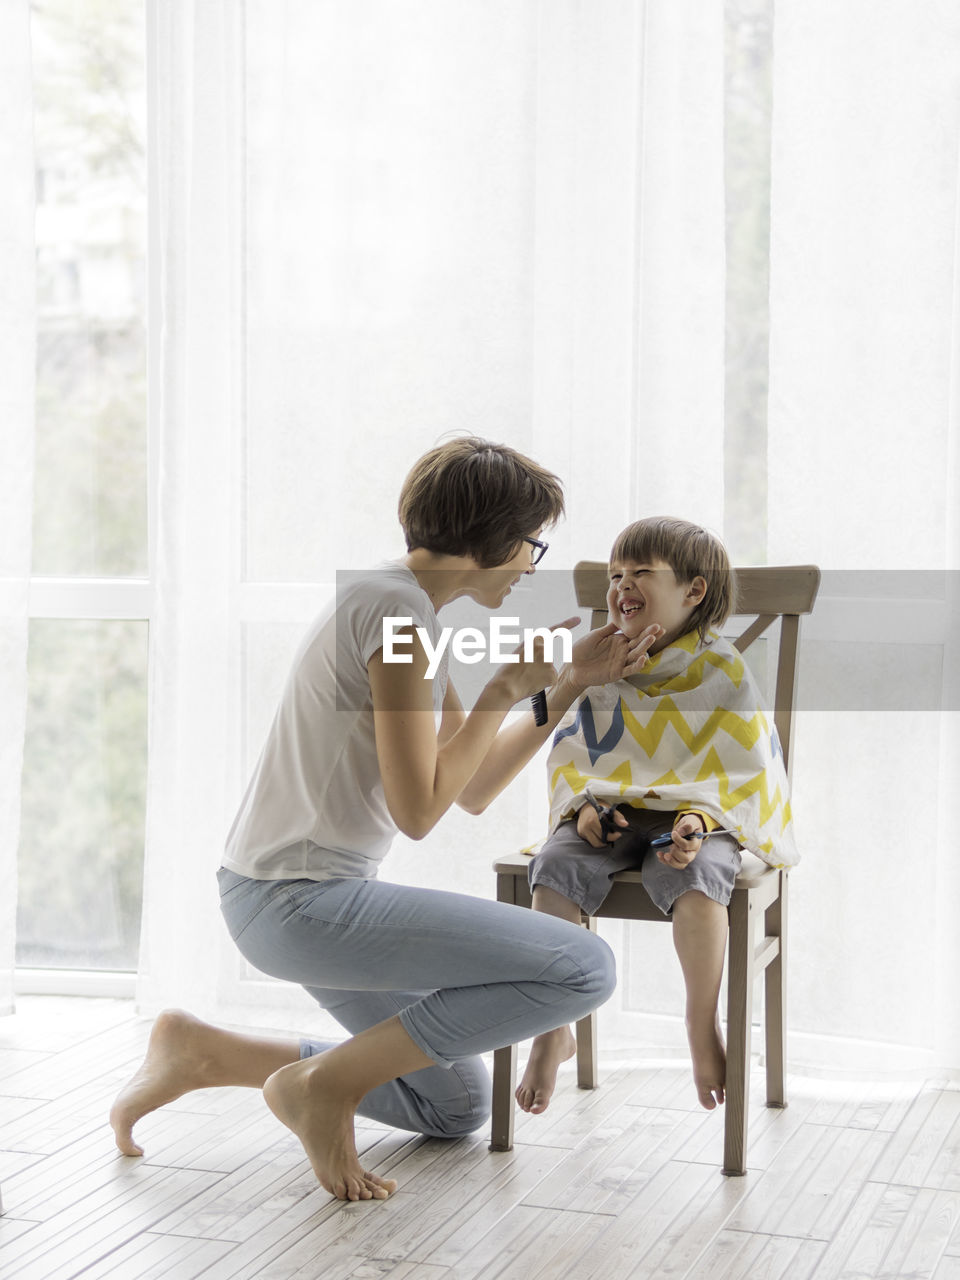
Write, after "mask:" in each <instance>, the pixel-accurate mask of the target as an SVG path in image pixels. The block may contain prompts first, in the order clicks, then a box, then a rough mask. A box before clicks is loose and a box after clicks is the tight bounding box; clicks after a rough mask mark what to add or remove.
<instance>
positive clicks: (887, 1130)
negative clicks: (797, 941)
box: [0, 997, 960, 1280]
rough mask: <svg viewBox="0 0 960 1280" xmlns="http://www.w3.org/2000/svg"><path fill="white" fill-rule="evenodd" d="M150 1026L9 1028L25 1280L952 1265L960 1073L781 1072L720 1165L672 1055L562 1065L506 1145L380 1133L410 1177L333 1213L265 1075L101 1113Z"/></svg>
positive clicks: (926, 1271)
mask: <svg viewBox="0 0 960 1280" xmlns="http://www.w3.org/2000/svg"><path fill="white" fill-rule="evenodd" d="M148 1030H149V1027H148V1024H146V1023H144V1022H142V1021H140V1020H138V1019H136V1018H135V1017H134V1016H133V1014H132V1011H131V1006H130V1005H129V1004H127V1003H125V1002H123V1001H111V1000H80V999H55V998H51V997H27V998H23V999H22V1000H21V1001H20V1005H19V1009H18V1012H17V1014H16V1015H14V1016H13V1017H10V1018H3V1019H0V1190H2V1196H3V1206H4V1210H5V1213H4V1216H3V1217H2V1218H0V1276H3V1277H5V1278H6V1277H10V1278H13V1277H16V1280H67V1278H68V1277H72V1276H83V1277H85V1280H92V1278H93V1277H108V1276H109V1277H111V1280H146V1278H147V1277H158V1278H159V1277H162V1278H163V1280H191V1278H192V1277H195V1276H203V1277H204V1280H241V1278H244V1280H245V1278H246V1277H262V1278H264V1280H267V1278H269V1280H281V1277H282V1278H283V1280H293V1277H297V1278H298V1280H305V1278H312V1277H323V1280H341V1278H342V1280H348V1277H349V1278H350V1280H369V1278H371V1277H383V1276H389V1277H391V1280H410V1278H415V1280H474V1278H476V1280H493V1277H497V1280H513V1278H514V1277H517V1278H520V1280H540V1278H542V1280H546V1278H547V1277H550V1278H552V1280H559V1278H560V1277H568V1278H570V1280H589V1278H591V1277H597V1278H598V1280H618V1278H619V1277H628V1276H629V1277H646V1276H650V1277H657V1278H658V1280H659V1278H660V1277H677V1278H678V1280H679V1278H680V1277H688V1278H689V1280H694V1278H696V1280H740V1278H743V1280H746V1278H748V1277H749V1280H776V1278H777V1277H785V1278H787V1280H805V1277H816V1280H832V1278H833V1277H844V1278H845V1280H846V1278H850V1280H852V1278H853V1277H877V1278H879V1277H889V1278H890V1280H907V1278H908V1277H909V1278H910V1280H926V1278H927V1277H931V1278H933V1280H960V1088H958V1086H957V1085H956V1084H952V1085H951V1084H949V1083H947V1082H943V1081H940V1082H937V1081H931V1082H928V1083H927V1084H925V1085H922V1086H921V1085H919V1084H911V1085H903V1084H892V1085H890V1084H888V1085H880V1084H858V1085H853V1084H843V1085H837V1084H827V1083H824V1082H822V1081H811V1080H809V1079H803V1078H797V1079H793V1080H792V1081H791V1092H790V1098H791V1104H790V1106H789V1107H788V1108H787V1109H786V1110H785V1111H773V1110H769V1111H768V1110H767V1109H766V1108H765V1107H764V1106H763V1103H762V1095H761V1093H760V1085H761V1082H760V1079H759V1074H758V1078H757V1092H756V1097H755V1099H754V1102H753V1106H752V1121H753V1123H752V1132H751V1139H750V1147H749V1173H748V1175H747V1176H746V1177H745V1178H733V1179H728V1178H724V1177H723V1176H722V1175H721V1174H720V1172H719V1164H718V1161H719V1155H720V1149H721V1141H722V1133H721V1128H722V1119H721V1117H720V1116H719V1115H718V1114H712V1115H711V1114H707V1113H706V1112H704V1111H702V1110H701V1109H700V1108H699V1107H698V1106H697V1104H696V1100H695V1097H694V1095H693V1091H692V1087H691V1084H690V1081H689V1076H688V1072H687V1070H686V1069H684V1068H681V1067H673V1066H670V1067H663V1066H657V1065H656V1064H654V1065H646V1066H645V1065H637V1064H627V1065H624V1064H615V1063H614V1064H608V1066H607V1067H606V1069H605V1070H604V1072H603V1082H602V1084H601V1087H600V1088H599V1089H597V1090H596V1091H592V1092H583V1091H580V1090H578V1089H577V1088H576V1085H575V1082H574V1080H573V1077H572V1075H571V1074H565V1075H564V1076H563V1077H562V1079H561V1086H560V1089H559V1091H558V1095H557V1097H556V1099H555V1101H554V1103H553V1105H552V1107H551V1110H550V1112H549V1113H548V1114H547V1115H546V1116H542V1117H539V1118H534V1117H524V1118H523V1119H522V1120H521V1121H520V1123H519V1124H518V1135H517V1137H518V1140H517V1144H516V1146H515V1148H514V1150H513V1151H512V1152H508V1153H500V1154H492V1153H491V1152H489V1151H488V1150H487V1146H486V1134H485V1133H483V1132H480V1133H478V1134H476V1135H474V1136H473V1137H471V1138H466V1139H462V1140H459V1141H456V1142H438V1141H427V1140H424V1139H421V1138H416V1137H411V1136H410V1135H404V1134H400V1133H395V1132H391V1131H389V1130H386V1129H382V1128H379V1127H377V1126H373V1125H366V1126H364V1127H363V1128H362V1129H361V1130H360V1131H359V1138H360V1145H361V1147H362V1148H363V1150H364V1151H365V1152H366V1153H367V1154H366V1155H365V1160H366V1162H368V1163H369V1164H370V1166H371V1167H373V1168H375V1169H376V1170H377V1171H378V1172H382V1173H385V1172H389V1173H390V1175H391V1176H394V1177H396V1178H397V1179H398V1180H399V1182H400V1189H399V1191H398V1192H397V1193H396V1194H395V1195H394V1196H393V1197H392V1199H390V1200H389V1201H386V1202H382V1203H367V1204H354V1205H343V1204H340V1203H338V1202H336V1201H332V1200H331V1199H330V1197H329V1196H328V1195H327V1194H326V1193H325V1192H324V1191H322V1190H321V1189H320V1188H319V1187H318V1185H317V1183H316V1182H315V1180H314V1178H313V1175H312V1174H311V1172H310V1169H309V1166H308V1165H307V1163H306V1160H305V1159H304V1157H303V1154H302V1151H301V1150H300V1149H299V1147H298V1144H297V1143H296V1141H295V1140H294V1139H293V1137H292V1136H291V1135H290V1134H289V1133H288V1132H287V1131H286V1130H285V1129H284V1128H283V1127H282V1126H281V1125H280V1124H279V1122H278V1121H276V1120H275V1119H274V1118H273V1116H272V1115H270V1113H269V1112H268V1111H267V1110H266V1108H265V1106H264V1105H263V1101H262V1099H261V1098H260V1096H259V1094H258V1093H257V1092H255V1091H252V1090H242V1089H236V1090H234V1089H221V1090H205V1091H203V1092H202V1093H195V1094H192V1095H190V1096H188V1097H186V1098H183V1099H181V1100H180V1101H179V1102H177V1103H174V1104H172V1105H171V1106H169V1107H167V1108H165V1109H164V1110H163V1111H162V1112H159V1113H157V1114H155V1115H154V1116H152V1117H149V1118H147V1119H146V1120H144V1121H143V1122H142V1123H141V1125H140V1127H139V1128H138V1130H137V1134H138V1137H139V1138H140V1141H141V1142H142V1144H143V1145H144V1146H145V1147H146V1156H145V1157H144V1158H142V1159H129V1158H125V1157H123V1156H120V1155H119V1154H118V1153H117V1152H116V1150H115V1149H114V1147H113V1144H112V1140H111V1135H110V1132H109V1130H108V1129H107V1128H106V1127H105V1124H104V1120H105V1116H106V1113H107V1109H108V1107H109V1103H110V1101H111V1099H112V1097H113V1095H114V1093H115V1092H116V1090H117V1088H118V1087H119V1085H120V1084H122V1083H123V1081H124V1080H125V1079H126V1078H127V1077H128V1076H129V1075H130V1074H131V1072H132V1070H133V1068H134V1067H135V1066H136V1065H137V1063H138V1062H139V1059H140V1056H141V1054H142V1050H143V1046H144V1043H145V1040H146V1034H147V1031H148Z"/></svg>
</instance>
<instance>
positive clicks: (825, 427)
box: [768, 0, 960, 1072]
mask: <svg viewBox="0 0 960 1280" xmlns="http://www.w3.org/2000/svg"><path fill="white" fill-rule="evenodd" d="M958 66H960V12H958V10H957V8H956V6H954V5H948V4H941V3H935V2H933V0H930V2H929V3H921V4H915V3H909V2H908V0H896V2H894V3H891V4H885V5H881V6H876V5H870V4H867V3H866V2H865V0H860V2H857V0H853V2H852V3H848V4H843V5H835V4H830V3H828V2H827V0H812V2H809V0H804V2H803V3H799V2H797V3H778V4H777V8H776V33H775V65H774V117H773V123H774V133H773V157H772V170H773V192H772V217H771V299H770V311H771V368H770V412H769V440H768V458H769V495H770V511H769V547H768V556H769V559H770V561H771V562H773V563H778V562H779V563H783V562H787V561H792V560H812V561H815V562H817V563H819V564H820V565H822V566H823V567H824V568H825V569H828V570H856V571H857V572H856V573H854V574H853V575H850V576H845V581H844V584H843V586H842V587H840V586H839V585H838V584H837V582H836V580H835V577H834V575H833V574H829V575H828V576H827V579H826V581H825V583H824V598H823V600H822V602H821V607H820V609H819V610H818V614H819V617H815V619H814V621H813V624H812V625H811V626H810V627H808V636H809V643H808V644H807V646H806V649H805V651H804V655H803V679H804V689H805V692H804V705H805V706H808V707H810V708H811V710H809V711H806V712H804V713H803V714H802V716H801V721H800V738H799V742H798V752H797V757H796V784H797V790H798V798H797V812H798V814H799V815H800V816H799V818H798V821H800V822H802V824H803V830H804V832H805V833H806V839H805V862H804V864H803V866H802V868H801V870H800V871H799V873H798V874H797V875H795V876H794V877H793V878H792V883H793V885H794V895H793V897H794V906H793V927H794V947H793V953H792V961H791V983H792V998H791V1033H792V1037H793V1039H792V1050H793V1054H794V1056H795V1057H796V1058H797V1059H799V1060H801V1061H807V1062H810V1063H813V1064H818V1065H822V1066H835V1067H850V1068H852V1069H860V1070H863V1069H865V1068H870V1067H872V1068H873V1070H875V1071H880V1072H882V1071H887V1070H907V1069H911V1070H918V1071H922V1070H930V1069H932V1068H938V1067H953V1068H960V1011H958V1007H957V1002H956V993H955V979H954V975H955V974H956V973H957V972H960V937H958V928H957V922H958V918H960V879H958V875H957V858H956V848H955V841H954V839H953V838H952V837H950V836H949V834H948V832H949V831H950V829H951V827H952V824H953V809H954V806H955V801H956V794H957V777H958V776H960V774H958V771H957V714H956V711H957V708H958V706H960V703H958V701H957V685H956V672H957V667H958V665H960V664H958V652H957V641H956V637H957V632H958V621H960V619H958V615H957V604H956V599H957V592H956V576H957V574H956V570H957V569H958V567H960V544H958V525H957V510H958V500H960V489H958V468H957V461H958V457H957V438H958V417H957V414H958V405H957V388H958V373H960V325H958V305H960V301H958V180H960V164H958V155H960V98H958V96H957V68H958ZM942 569H948V570H951V571H952V574H951V575H950V576H948V577H947V579H946V582H944V581H943V580H936V581H934V582H933V583H931V582H930V581H929V579H930V578H931V577H932V576H933V575H931V574H930V573H929V572H924V571H931V570H942ZM871 570H878V571H881V572H880V573H879V574H878V575H877V578H876V579H874V580H869V579H868V575H867V572H866V571H871ZM891 571H892V572H891ZM925 595H926V596H927V597H928V598H924V596H925ZM871 596H877V597H884V596H885V597H887V599H886V600H884V599H882V598H881V599H879V600H876V601H872V600H870V599H869V597H871ZM901 690H905V691H906V690H908V691H909V692H906V693H905V694H904V696H903V697H902V698H901V697H899V696H898V695H899V692H900V691H901ZM871 705H875V706H876V707H877V709H875V710H871V709H870V707H871ZM857 707H859V708H860V709H859V710H857V709H855V708H857ZM884 707H885V708H886V709H884ZM893 707H899V708H900V709H897V710H894V709H891V708H893ZM941 708H942V710H941ZM864 819H866V820H867V822H866V826H867V827H868V828H869V832H868V833H866V834H862V835H858V834H852V833H853V832H856V831H860V830H862V828H863V826H864ZM935 827H938V828H939V829H940V831H941V832H942V833H943V834H942V835H941V836H939V837H937V836H936V835H934V828H935ZM848 833H849V834H848Z"/></svg>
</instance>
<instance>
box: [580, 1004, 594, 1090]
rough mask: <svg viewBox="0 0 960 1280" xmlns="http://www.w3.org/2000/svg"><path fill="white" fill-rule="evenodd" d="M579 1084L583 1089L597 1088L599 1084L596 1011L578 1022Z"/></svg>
mask: <svg viewBox="0 0 960 1280" xmlns="http://www.w3.org/2000/svg"><path fill="white" fill-rule="evenodd" d="M577 1084H578V1085H579V1086H580V1088H581V1089H596V1087H597V1085H598V1084H599V1077H598V1075H597V1015H596V1012H594V1013H588V1014H587V1016H586V1017H585V1018H581V1019H580V1021H579V1022H578V1023H577Z"/></svg>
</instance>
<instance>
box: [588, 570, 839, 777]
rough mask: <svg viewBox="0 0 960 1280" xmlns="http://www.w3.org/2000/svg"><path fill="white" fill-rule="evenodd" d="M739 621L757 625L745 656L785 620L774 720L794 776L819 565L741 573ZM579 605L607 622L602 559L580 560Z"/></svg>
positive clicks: (743, 638)
mask: <svg viewBox="0 0 960 1280" xmlns="http://www.w3.org/2000/svg"><path fill="white" fill-rule="evenodd" d="M736 573H737V607H736V612H735V614H734V616H735V617H738V618H740V617H748V616H752V617H753V621H752V622H751V623H750V625H749V626H748V627H747V628H746V630H745V631H743V632H742V633H741V634H740V635H739V636H738V638H737V639H736V640H735V641H734V644H735V645H736V647H737V649H738V650H739V651H740V652H741V653H743V652H744V650H745V649H747V648H749V646H750V645H752V644H753V642H754V640H756V639H757V637H758V636H761V635H763V633H764V631H766V630H767V628H768V627H770V626H772V625H773V623H774V622H776V621H777V619H778V618H779V619H780V645H779V650H778V653H777V674H776V687H775V694H774V716H773V718H774V722H775V724H776V726H777V733H778V735H779V737H780V745H781V747H782V748H783V760H784V764H785V765H786V767H787V771H788V773H789V769H790V744H791V737H792V732H793V713H794V708H795V706H796V699H797V652H798V649H799V646H800V617H801V615H802V614H804V613H810V612H811V611H812V609H813V604H814V601H815V600H816V598H817V591H818V589H819V587H820V570H819V569H818V568H817V566H816V565H812V564H803V565H785V566H764V567H762V568H748V569H737V571H736ZM573 582H574V587H575V589H576V592H577V604H579V605H580V607H581V608H583V609H590V610H591V611H592V615H591V620H590V625H591V627H602V626H603V625H604V624H605V623H606V621H607V587H608V586H609V585H610V582H609V578H608V577H607V564H606V562H605V561H602V560H581V561H580V563H579V564H577V565H576V566H575V568H574V570H573Z"/></svg>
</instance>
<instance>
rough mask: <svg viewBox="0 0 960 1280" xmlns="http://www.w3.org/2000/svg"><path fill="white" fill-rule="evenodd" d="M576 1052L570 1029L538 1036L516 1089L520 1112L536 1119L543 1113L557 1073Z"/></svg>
mask: <svg viewBox="0 0 960 1280" xmlns="http://www.w3.org/2000/svg"><path fill="white" fill-rule="evenodd" d="M576 1052H577V1042H576V1040H574V1038H573V1035H572V1033H571V1031H570V1028H569V1027H557V1029H556V1030H555V1031H546V1032H544V1034H543V1035H540V1036H537V1038H536V1039H535V1040H534V1042H533V1045H532V1047H531V1049H530V1059H529V1061H528V1062H527V1069H526V1071H524V1073H523V1079H522V1080H521V1081H520V1083H519V1085H518V1086H517V1092H516V1095H515V1096H516V1099H517V1104H518V1106H519V1107H520V1109H521V1110H522V1111H529V1112H530V1113H531V1114H532V1115H535V1116H539V1115H542V1114H543V1112H544V1111H546V1109H547V1107H548V1106H549V1105H550V1099H551V1098H552V1097H553V1091H554V1089H555V1088H556V1085H557V1071H558V1070H559V1068H560V1063H561V1062H567V1061H568V1060H569V1059H570V1058H572V1057H573V1055H574V1054H575V1053H576Z"/></svg>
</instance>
